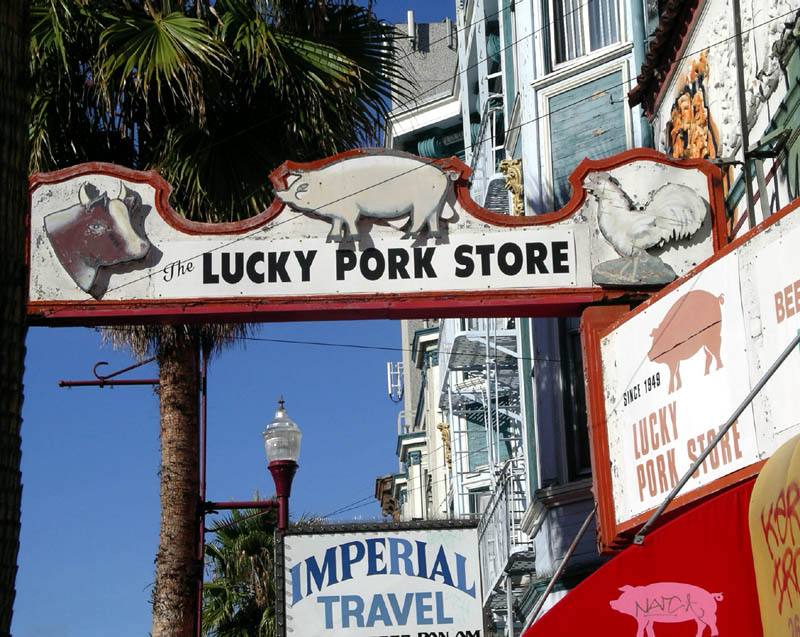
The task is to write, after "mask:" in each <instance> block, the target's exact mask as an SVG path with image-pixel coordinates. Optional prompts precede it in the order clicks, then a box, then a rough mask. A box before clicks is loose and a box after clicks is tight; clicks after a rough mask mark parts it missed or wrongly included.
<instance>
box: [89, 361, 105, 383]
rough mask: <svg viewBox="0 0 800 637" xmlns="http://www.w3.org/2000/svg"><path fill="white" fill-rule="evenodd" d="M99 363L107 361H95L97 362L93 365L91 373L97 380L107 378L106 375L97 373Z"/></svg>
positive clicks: (102, 363) (103, 363)
mask: <svg viewBox="0 0 800 637" xmlns="http://www.w3.org/2000/svg"><path fill="white" fill-rule="evenodd" d="M100 365H108V361H100V362H99V363H97V364H96V365H95V366H94V367H93V368H92V373H93V374H94V377H95V378H96V379H97V380H105V379H106V378H108V376H101V375H100V374H98V373H97V368H98V367H100Z"/></svg>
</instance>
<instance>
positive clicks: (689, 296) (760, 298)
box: [585, 201, 800, 548]
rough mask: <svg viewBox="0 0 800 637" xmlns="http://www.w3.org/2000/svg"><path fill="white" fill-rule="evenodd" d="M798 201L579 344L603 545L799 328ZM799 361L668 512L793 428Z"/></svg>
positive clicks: (631, 520)
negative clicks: (582, 349) (587, 370)
mask: <svg viewBox="0 0 800 637" xmlns="http://www.w3.org/2000/svg"><path fill="white" fill-rule="evenodd" d="M798 207H800V201H797V202H795V203H794V204H792V206H790V207H789V208H786V209H784V210H783V211H782V212H781V213H780V214H778V215H774V216H773V217H771V218H770V219H769V220H768V221H767V222H764V223H763V224H761V225H760V226H758V227H757V228H755V229H754V230H753V231H751V232H750V233H748V234H747V235H746V236H745V237H743V238H742V239H741V240H739V241H737V242H736V243H734V244H731V246H729V247H727V248H725V249H724V250H723V251H721V252H720V253H719V254H718V255H716V256H715V257H713V258H711V259H709V261H707V262H706V263H704V264H702V265H701V266H700V267H699V268H697V269H696V270H695V271H694V272H692V273H690V274H689V275H687V276H686V277H683V278H682V279H681V280H680V281H677V282H676V283H674V284H672V285H670V286H669V287H668V288H666V289H665V290H663V291H662V292H660V293H659V294H658V295H656V296H654V297H653V298H652V299H650V300H649V301H647V302H646V303H644V304H642V305H641V306H640V307H638V308H637V309H636V310H635V311H634V312H631V313H629V314H625V315H623V317H622V318H620V319H618V320H616V321H615V322H614V323H612V324H611V325H610V326H606V327H605V328H603V329H601V330H600V331H599V333H598V334H596V335H595V337H594V338H591V337H587V339H586V340H585V349H586V354H587V357H588V358H589V359H590V360H589V363H588V364H589V367H590V368H593V369H595V370H597V373H594V374H591V375H590V382H589V383H588V386H589V394H590V404H591V407H590V420H591V425H592V427H591V432H592V452H593V467H594V480H595V493H597V494H598V496H599V505H600V519H601V528H602V542H603V545H604V546H605V547H606V548H609V547H612V546H614V545H615V543H617V542H618V541H620V534H621V533H624V532H626V531H630V530H631V529H633V528H635V527H637V526H638V525H639V524H641V523H642V522H643V521H644V519H646V517H647V516H648V515H649V514H650V513H651V512H652V510H653V509H655V508H656V507H657V506H658V505H659V504H660V503H661V502H662V501H663V499H664V498H665V497H666V495H667V494H668V493H669V492H670V491H671V490H672V488H673V487H674V486H675V485H676V484H677V483H678V481H679V480H680V478H681V477H682V476H683V475H684V474H685V473H686V472H687V471H688V469H689V468H690V466H691V465H692V463H693V462H694V461H695V460H696V459H697V458H698V456H699V455H700V454H701V453H702V451H703V450H704V449H705V448H706V446H707V445H708V443H709V442H710V441H711V439H712V438H713V437H714V436H715V435H716V433H717V431H718V430H719V428H720V427H721V426H722V425H723V424H724V423H725V422H726V421H727V420H728V418H729V417H730V416H731V415H732V414H733V413H734V411H735V409H736V408H737V407H738V405H739V404H740V403H741V402H742V400H743V399H744V398H745V396H747V394H748V393H749V392H750V390H751V388H752V387H753V386H755V384H756V383H757V382H758V381H759V379H760V378H761V377H762V376H763V375H764V373H765V372H766V371H767V369H768V368H769V367H770V366H771V365H772V364H773V362H774V361H775V360H776V359H777V358H778V355H779V354H780V353H781V352H782V351H783V350H784V349H785V348H786V347H787V345H788V344H789V343H790V342H791V340H792V338H793V337H794V336H795V335H796V334H797V330H798V329H800V306H798V305H797V301H796V298H797V294H796V291H795V282H796V281H798V280H800V254H798V251H797V248H796V246H797V245H798V243H797V242H798V241H800V212H797V211H796V209H797V208H798ZM797 287H798V290H797V292H800V284H798V285H797ZM590 329H591V328H590ZM799 359H800V355H793V356H790V357H789V358H788V359H787V360H786V362H785V363H784V365H783V367H782V368H781V369H780V370H779V371H778V372H777V373H776V375H775V376H773V377H772V379H771V380H770V381H769V383H768V384H767V385H766V387H765V388H764V389H762V391H761V392H760V393H759V394H758V395H757V396H756V398H755V400H754V401H753V402H752V403H751V405H750V406H749V407H748V408H747V409H746V410H745V411H744V413H742V415H741V416H740V417H739V418H738V420H737V421H736V422H735V423H734V425H733V427H732V428H731V429H730V430H729V432H728V433H727V434H726V435H725V436H724V437H723V438H722V440H721V442H720V444H719V445H717V447H715V448H714V450H713V451H711V453H710V455H709V456H708V457H707V458H706V460H705V461H704V462H703V463H702V464H701V466H700V467H699V469H698V470H697V471H696V472H695V473H694V474H693V476H692V477H691V479H690V481H689V482H688V484H687V485H686V487H684V491H683V494H682V495H681V496H680V498H679V500H678V501H677V503H676V504H674V505H673V509H674V508H677V507H680V506H682V505H683V504H685V503H687V502H691V501H693V500H695V499H697V498H699V497H703V496H705V495H707V494H709V493H711V492H714V491H717V490H719V489H720V488H722V487H723V486H725V485H727V484H731V483H732V482H736V481H738V480H740V479H742V478H743V477H745V476H749V475H752V474H753V473H754V472H756V471H757V469H758V467H759V466H760V464H761V462H762V461H763V460H764V459H765V458H767V457H768V456H769V455H770V454H771V453H772V452H773V451H774V450H775V449H776V448H777V447H778V445H780V444H781V443H782V442H783V441H785V440H786V439H787V437H789V436H791V435H794V434H796V433H798V432H800V416H798V414H797V411H796V410H794V409H792V408H791V405H792V402H793V401H792V400H791V396H793V395H794V393H795V392H796V391H797V379H798V378H800V360H799Z"/></svg>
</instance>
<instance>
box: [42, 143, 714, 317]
mask: <svg viewBox="0 0 800 637" xmlns="http://www.w3.org/2000/svg"><path fill="white" fill-rule="evenodd" d="M469 174H470V171H469V169H468V168H467V167H466V166H465V165H464V164H463V163H461V162H460V161H459V160H457V159H455V158H451V159H447V160H435V161H434V160H428V159H423V158H419V157H415V156H413V155H408V154H403V153H397V152H390V151H385V150H380V149H362V150H356V151H350V152H347V153H344V154H341V155H337V156H336V157H331V158H328V159H325V160H322V161H318V162H315V163H312V164H297V163H293V162H286V163H284V164H283V165H281V166H280V167H279V168H278V169H277V170H276V171H275V172H273V174H272V175H270V179H271V180H272V184H273V186H274V188H275V197H276V198H275V200H274V202H273V203H272V205H271V206H270V207H269V209H267V210H265V211H264V212H263V213H261V214H259V215H257V216H255V217H253V218H251V219H248V220H246V221H242V222H238V223H222V224H201V223H197V222H191V221H187V220H186V219H184V218H182V217H180V216H179V215H177V214H176V213H175V212H174V211H173V210H172V209H171V208H170V205H169V201H168V199H169V193H170V189H171V188H170V186H169V185H168V184H167V183H166V182H165V181H164V180H163V179H161V178H160V177H159V176H158V175H157V174H156V173H154V172H137V171H133V170H129V169H125V168H120V167H118V166H113V165H108V164H83V165H80V166H75V167H72V168H68V169H65V170H61V171H58V172H54V173H47V174H37V175H34V176H33V177H32V178H31V188H30V205H31V210H30V220H29V231H30V245H29V259H30V287H29V303H28V312H29V315H30V316H31V319H32V320H33V321H34V322H40V323H49V324H69V323H82V324H87V323H104V322H114V321H117V322H121V321H131V320H132V319H133V320H136V321H137V322H142V321H148V320H150V321H155V320H158V321H168V320H172V321H178V320H190V319H192V318H193V317H194V318H195V320H203V319H205V320H212V319H217V318H224V319H225V320H229V321H237V320H248V321H254V320H270V319H281V318H295V319H297V318H323V317H324V318H346V317H353V316H359V317H366V316H411V315H413V314H414V313H416V314H419V315H425V316H427V315H429V314H430V312H431V310H432V309H436V310H437V311H438V312H439V313H440V314H442V315H443V314H446V313H448V312H449V313H450V314H462V315H464V314H465V313H469V312H470V311H473V312H474V311H478V312H482V313H483V314H484V315H485V314H486V313H487V311H494V312H499V311H501V309H500V308H502V309H503V310H504V311H508V309H510V308H515V307H516V308H519V309H521V310H526V311H528V312H529V313H532V314H535V313H537V312H538V313H539V314H550V315H552V314H554V313H563V312H564V311H565V308H572V309H573V310H574V308H576V307H579V306H581V305H586V304H587V303H590V302H592V301H597V300H600V299H602V298H607V297H609V296H614V295H615V294H616V295H619V294H621V293H622V291H625V292H630V291H647V290H652V289H653V287H654V286H660V285H663V284H665V283H668V282H669V281H672V280H673V279H674V278H676V276H680V275H682V274H684V273H686V272H687V271H689V270H690V269H691V268H692V267H693V266H695V265H696V264H697V263H699V262H700V261H702V260H703V259H705V258H707V257H709V256H710V255H711V254H713V252H714V250H715V249H718V248H719V247H720V246H721V245H723V244H724V243H725V239H724V236H725V235H724V224H723V222H722V221H721V220H720V213H719V212H715V211H721V210H722V207H721V205H720V202H721V194H720V193H721V191H720V188H719V184H720V181H719V172H718V170H717V169H716V168H714V167H713V166H712V165H711V164H709V163H707V162H704V161H701V160H692V161H675V160H670V159H668V158H666V157H665V156H663V155H660V154H658V153H655V152H654V151H648V150H644V149H639V150H636V151H628V152H626V153H623V154H621V155H617V156H615V157H611V158H608V159H605V160H602V161H588V160H586V161H584V162H583V163H582V164H581V165H580V166H579V167H578V168H577V169H576V171H575V173H573V175H572V176H571V183H572V188H573V197H572V199H571V200H570V202H569V204H568V205H567V206H565V207H564V208H562V209H561V210H559V211H556V212H552V213H548V214H544V215H538V216H523V217H514V216H509V215H501V214H497V213H493V212H491V211H489V210H486V209H484V208H481V207H480V206H478V205H477V204H476V203H475V202H474V201H472V199H470V197H469V194H468V180H469ZM531 292H536V295H535V297H534V296H533V295H532V294H531Z"/></svg>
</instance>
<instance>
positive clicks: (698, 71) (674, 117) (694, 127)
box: [666, 50, 719, 159]
mask: <svg viewBox="0 0 800 637" xmlns="http://www.w3.org/2000/svg"><path fill="white" fill-rule="evenodd" d="M708 82H709V67H708V50H706V51H703V52H702V53H701V54H700V56H699V57H698V58H697V59H695V60H694V61H692V65H691V68H690V70H689V73H688V74H687V75H686V76H685V77H684V78H683V79H682V80H681V82H680V84H682V85H683V87H682V88H681V89H680V92H679V93H678V97H677V99H676V100H675V102H674V103H673V105H672V111H671V112H670V119H669V121H668V122H667V125H666V143H667V153H668V154H670V155H671V156H672V157H675V158H678V159H689V158H693V159H713V158H715V157H718V156H719V133H718V132H717V127H716V126H715V124H714V122H713V121H712V119H711V115H710V113H709V112H708V91H707V86H708Z"/></svg>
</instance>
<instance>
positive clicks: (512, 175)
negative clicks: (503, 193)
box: [500, 159, 525, 217]
mask: <svg viewBox="0 0 800 637" xmlns="http://www.w3.org/2000/svg"><path fill="white" fill-rule="evenodd" d="M500 172H501V173H503V175H505V178H506V184H505V186H506V190H508V191H509V192H510V193H511V203H512V211H511V214H513V215H514V216H515V217H522V216H524V215H525V199H524V197H523V185H522V160H521V159H504V160H503V161H501V162H500Z"/></svg>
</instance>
